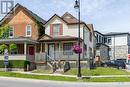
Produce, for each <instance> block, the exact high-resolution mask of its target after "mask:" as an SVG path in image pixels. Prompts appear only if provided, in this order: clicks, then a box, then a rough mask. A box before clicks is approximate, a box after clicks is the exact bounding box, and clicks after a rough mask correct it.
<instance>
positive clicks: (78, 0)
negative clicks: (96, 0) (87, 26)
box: [74, 0, 81, 78]
mask: <svg viewBox="0 0 130 87" xmlns="http://www.w3.org/2000/svg"><path fill="white" fill-rule="evenodd" d="M74 8H75V9H76V10H78V46H79V47H80V0H75V6H74ZM77 62H78V63H77V64H78V73H77V77H78V78H81V66H80V53H78V60H77Z"/></svg>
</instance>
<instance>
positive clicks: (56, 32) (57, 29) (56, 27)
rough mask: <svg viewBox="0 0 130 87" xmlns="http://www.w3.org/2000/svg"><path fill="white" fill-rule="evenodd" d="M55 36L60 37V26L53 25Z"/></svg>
mask: <svg viewBox="0 0 130 87" xmlns="http://www.w3.org/2000/svg"><path fill="white" fill-rule="evenodd" d="M52 27H53V35H54V36H58V35H60V24H53V26H52Z"/></svg>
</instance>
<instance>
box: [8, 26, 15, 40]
mask: <svg viewBox="0 0 130 87" xmlns="http://www.w3.org/2000/svg"><path fill="white" fill-rule="evenodd" d="M10 27H11V28H12V30H13V36H10V30H11V29H9V38H13V37H14V27H13V26H10Z"/></svg>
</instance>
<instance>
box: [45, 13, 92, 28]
mask: <svg viewBox="0 0 130 87" xmlns="http://www.w3.org/2000/svg"><path fill="white" fill-rule="evenodd" d="M54 17H58V18H59V19H61V20H62V21H64V22H65V23H66V24H68V25H73V24H78V19H77V18H75V17H74V16H73V15H71V14H70V13H68V12H66V13H65V14H64V15H63V16H61V17H60V16H59V15H57V14H54V15H53V16H52V17H51V18H50V19H49V20H48V21H47V22H46V23H45V25H46V24H47V23H48V22H50V21H51V20H52V19H53V18H54ZM80 24H84V25H85V26H86V27H87V28H88V29H89V30H91V28H90V27H89V26H88V24H86V23H85V22H83V21H81V22H80Z"/></svg>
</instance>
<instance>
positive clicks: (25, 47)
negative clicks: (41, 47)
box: [0, 37, 37, 62]
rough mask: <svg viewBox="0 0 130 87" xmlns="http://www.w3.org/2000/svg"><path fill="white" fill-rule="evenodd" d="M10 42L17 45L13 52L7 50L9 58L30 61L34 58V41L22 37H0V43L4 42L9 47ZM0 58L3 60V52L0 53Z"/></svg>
mask: <svg viewBox="0 0 130 87" xmlns="http://www.w3.org/2000/svg"><path fill="white" fill-rule="evenodd" d="M12 43H14V44H16V45H17V50H16V51H15V52H10V51H9V60H27V61H31V62H33V61H34V60H35V51H36V43H37V42H36V41H34V40H31V39H29V38H24V37H21V38H8V39H0V45H1V44H5V45H7V46H8V47H9V45H10V44H12ZM0 60H4V55H3V54H0Z"/></svg>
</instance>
